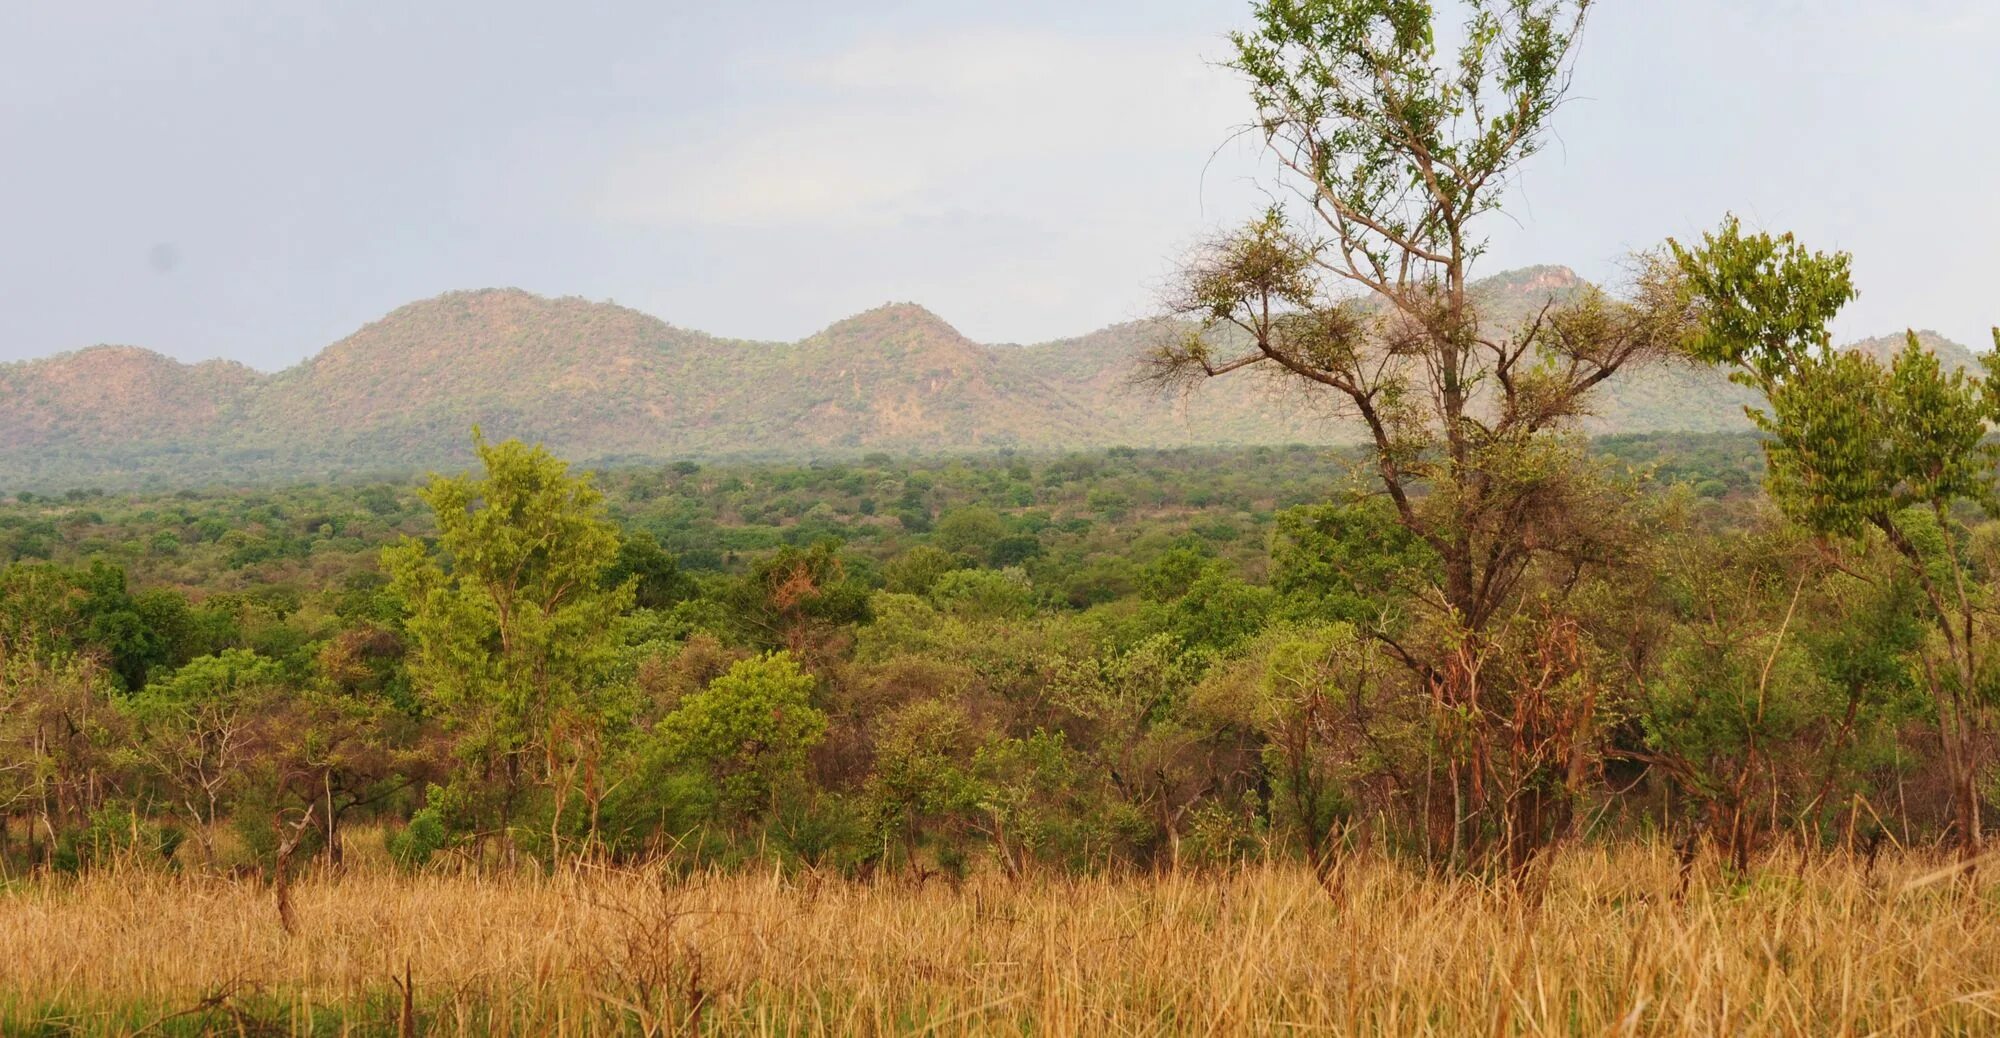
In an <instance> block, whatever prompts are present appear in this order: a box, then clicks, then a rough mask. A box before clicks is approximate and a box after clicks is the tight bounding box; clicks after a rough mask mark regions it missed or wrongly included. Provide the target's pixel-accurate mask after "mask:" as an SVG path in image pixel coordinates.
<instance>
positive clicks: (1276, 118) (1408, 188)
mask: <svg viewBox="0 0 2000 1038" xmlns="http://www.w3.org/2000/svg"><path fill="white" fill-rule="evenodd" d="M1465 7H1466V9H1467V12H1468V17H1467V21H1466V24H1465V26H1464V32H1463V36H1464V42H1463V43H1462V45H1461V46H1460V47H1459V49H1458V52H1457V53H1456V54H1455V55H1450V56H1449V57H1446V56H1443V55H1440V54H1439V52H1438V47H1437V44H1436V26H1435V22H1436V14H1435V12H1434V11H1433V8H1432V5H1431V4H1430V3H1427V2H1423V0H1266V2H1264V3H1260V4H1257V5H1256V6H1255V8H1254V13H1255V24H1254V26H1253V27H1252V28H1250V29H1248V30H1246V31H1243V32H1239V33H1236V34H1235V35H1234V36H1233V37H1232V40H1233V42H1234V45H1235V57H1234V60H1233V61H1232V62H1231V64H1232V67H1234V68H1235V69H1236V70H1237V71H1239V72H1241V73H1242V74H1243V76H1244V77H1245V79H1247V80H1248V82H1249V86H1250V94H1251V98H1252V100H1253V102H1254V103H1255V105H1256V111H1257V121H1256V130H1257V131H1258V132H1259V133H1261V134H1262V136H1263V138H1264V140H1265V142H1266V143H1267V145H1268V149H1269V151H1270V152H1271V154H1272V155H1273V156H1274V157H1275V158H1276V160H1277V162H1278V163H1279V164H1280V165H1281V166H1282V167H1283V169H1284V171H1285V173H1286V175H1287V183H1288V185H1289V186H1290V187H1292V188H1293V189H1295V191H1296V193H1297V194H1298V196H1299V198H1300V199H1301V201H1302V202H1303V203H1304V206H1305V211H1306V213H1307V214H1308V215H1307V218H1306V219H1303V220H1299V219H1294V218H1292V216H1291V215H1290V214H1288V213H1287V212H1286V211H1285V210H1283V209H1282V208H1273V209H1272V210H1271V211H1270V212H1268V213H1267V214H1265V215H1264V216H1263V217H1262V218H1261V219H1259V220H1257V221H1255V222H1253V223H1252V224H1251V225H1250V226H1248V227H1247V228H1245V229H1243V230H1242V231H1240V232H1237V233H1234V234H1231V235H1227V236H1225V237H1223V238H1221V239H1218V240H1217V241H1214V242H1212V243H1210V244H1209V245H1208V246H1207V247H1205V248H1204V249H1202V250H1201V251H1200V252H1199V253H1198V254H1197V256H1196V257H1195V258H1194V259H1193V261H1192V262H1190V264H1189V265H1188V266H1187V268H1186V269H1185V271H1184V272H1183V276H1182V278H1181V280H1180V282H1179V285H1178V287H1177V289H1176V290H1175V291H1174V292H1173V294H1172V295H1171V297H1170V299H1169V305H1170V307H1171V309H1172V310H1173V311H1175V312H1176V313H1177V314H1179V315H1181V316H1184V317H1188V318H1191V319H1193V320H1194V322H1195V323H1196V325H1197V331H1196V332H1195V333H1193V334H1191V335H1190V336H1188V337H1187V338H1186V339H1184V340H1183V341H1180V342H1177V343H1174V344H1172V345H1170V346H1168V347H1166V348H1163V349H1162V350H1160V351H1159V352H1158V354H1157V355H1156V356H1155V357H1154V363H1153V368H1152V374H1153V376H1154V378H1155V379H1156V381H1157V382H1159V383H1160V384H1161V385H1165V386H1178V385H1189V384H1192V383H1193V382H1195V381H1198V380H1202V379H1206V378H1212V377H1216V376H1221V375H1226V374H1229V373H1231V372H1236V371H1241V370H1246V369H1263V370H1266V371H1269V372H1271V373H1272V374H1274V375H1276V376H1277V377H1278V379H1279V381H1280V382H1282V383H1287V384H1290V385H1292V386H1294V387H1296V388H1298V389H1301V390H1304V391H1305V392H1306V394H1307V396H1308V397H1309V398H1310V399H1311V400H1313V401H1315V402H1316V403H1318V404H1320V405H1322V406H1323V407H1324V408H1325V410H1327V411H1328V412H1330V413H1332V414H1333V415H1334V416H1336V417H1339V418H1343V419H1349V420H1356V421H1358V422H1359V423H1360V425H1361V426H1362V428H1364V429H1365V430H1366V434H1367V440H1366V443H1367V446H1368V448H1369V449H1368V454H1369V458H1370V465H1369V467H1370V470H1371V473H1370V474H1371V480H1372V482H1373V483H1374V487H1375V489H1376V490H1377V491H1379V492H1380V494H1381V495H1382V496H1384V497H1385V498H1386V499H1387V501H1388V503H1389V507H1390V508H1391V509H1392V510H1393V513H1394V516H1395V521H1396V523H1397V524H1399V525H1400V526H1401V527H1402V528H1403V529H1404V530H1405V531H1407V532H1408V534H1409V535H1411V536H1412V537H1414V538H1415V539H1416V540H1419V541H1421V542H1422V543H1423V544H1424V545H1426V546H1427V547H1428V548H1429V550H1430V551H1431V552H1432V553H1433V554H1434V556H1435V566H1434V569H1433V570H1432V572H1431V577H1430V587H1429V588H1428V590H1427V591H1426V593H1425V594H1424V595H1423V596H1422V598H1423V600H1424V602H1425V603H1426V604H1427V605H1429V606H1430V607H1431V612H1432V614H1433V622H1432V624H1431V626H1430V631H1431V635H1430V637H1429V639H1428V642H1429V644H1428V645H1425V644H1419V643H1416V642H1413V641H1409V640H1406V639H1403V638H1398V637H1392V636H1391V635H1390V633H1389V632H1388V631H1387V630H1385V629H1382V628H1379V627H1378V628H1377V630H1376V631H1375V632H1374V633H1375V635H1376V636H1377V637H1378V638H1381V639H1383V640H1384V641H1385V643H1386V645H1387V647H1388V649H1389V650H1390V651H1391V652H1392V654H1393V655H1395V656H1396V657H1398V658H1400V659H1401V660H1402V661H1403V663H1404V664H1406V665H1407V666H1408V668H1409V669H1410V670H1411V671H1412V672H1413V673H1414V674H1415V675H1417V677H1418V678H1419V679H1420V682H1421V687H1422V688H1423V689H1424V690H1425V691H1426V692H1427V693H1428V694H1429V695H1430V696H1431V698H1432V700H1433V702H1434V704H1435V705H1436V707H1437V716H1438V720H1439V724H1440V725H1441V726H1445V727H1449V728H1450V729H1451V730H1450V731H1449V732H1447V731H1445V730H1444V727H1441V729H1440V738H1441V739H1444V740H1445V741H1446V742H1448V743H1449V744H1450V745H1449V746H1448V749H1450V750H1451V752H1450V753H1448V754H1447V755H1446V756H1447V759H1448V764H1447V766H1446V770H1447V771H1448V775H1447V776H1446V785H1447V786H1448V792H1447V795H1446V796H1445V797H1443V798H1440V799H1437V800H1435V801H1433V808H1432V810H1433V814H1434V816H1436V817H1438V818H1439V819H1441V823H1440V824H1439V825H1437V826H1435V827H1434V829H1435V832H1434V837H1435V838H1436V839H1437V840H1438V841H1441V842H1442V843H1443V844H1445V846H1444V847H1441V848H1434V849H1437V850H1439V851H1440V852H1441V853H1448V854H1450V855H1451V856H1452V857H1454V858H1461V859H1462V858H1464V857H1465V856H1466V855H1467V852H1468V851H1469V850H1476V849H1477V848H1476V847H1473V846H1471V845H1470V844H1469V842H1468V841H1469V839H1470V840H1473V841H1479V840H1483V839H1484V837H1486V836H1492V835H1495V831H1496V830H1504V831H1505V835H1504V838H1503V842H1505V843H1507V844H1509V845H1512V846H1514V847H1516V848H1517V849H1526V848H1532V847H1534V846H1537V845H1539V844H1540V843H1541V842H1543V841H1545V839H1546V838H1548V837H1550V836H1553V835H1555V831H1554V830H1555V829H1559V828H1560V827H1561V825H1562V824H1563V821H1562V818H1563V817H1564V816H1563V815H1562V814H1561V813H1560V812H1557V813H1556V814H1555V815H1547V814H1545V813H1544V811H1543V795H1542V794H1543V793H1545V792H1548V791H1549V789H1548V787H1549V785H1550V783H1551V782H1554V783H1556V784H1558V785H1562V784H1567V783H1568V782H1569V779H1568V778H1565V777H1561V776H1569V775H1573V774H1574V772H1575V769H1574V768H1573V767H1571V762H1569V761H1565V760H1560V759H1557V757H1554V756H1552V757H1550V758H1549V759H1546V760H1541V761H1528V762H1525V763H1527V764H1528V765H1530V766H1529V767H1527V768H1526V770H1525V771H1523V770H1521V769H1518V768H1515V767H1513V766H1511V765H1510V766H1506V767H1502V766H1499V763H1498V762H1499V758H1498V757H1497V756H1496V753H1505V752H1506V751H1505V749H1504V747H1506V746H1507V745H1521V746H1528V747H1535V746H1545V744H1546V740H1544V739H1543V738H1542V737H1541V736H1540V735H1531V733H1532V732H1539V731H1542V730H1544V729H1546V727H1547V725H1546V724H1544V723H1543V722H1544V721H1549V720H1551V719H1547V718H1544V719H1541V720H1536V719H1533V718H1529V717H1527V716H1525V715H1523V714H1522V713H1521V708H1524V707H1528V706H1530V705H1532V704H1545V703H1549V701H1548V700H1547V699H1546V697H1543V696H1542V695H1541V694H1540V691H1539V690H1538V689H1539V688H1540V685H1539V684H1538V685H1537V690H1530V691H1531V693H1532V694H1530V695H1529V696H1528V697H1527V698H1525V699H1519V700H1518V701H1517V699H1516V697H1515V695H1514V692H1515V691H1516V690H1511V689H1509V688H1508V687H1506V686H1507V681H1508V679H1507V678H1506V677H1505V676H1504V675H1503V674H1502V673H1501V671H1502V670H1504V668H1499V667H1493V668H1489V667H1488V666H1487V661H1490V660H1493V659H1495V658H1496V656H1497V652H1496V645H1497V643H1498V642H1501V641H1504V640H1507V639H1505V638H1502V637H1500V636H1499V633H1498V631H1497V628H1499V627H1501V626H1504V625H1505V624H1507V623H1509V622H1511V621H1510V620H1509V619H1508V618H1509V617H1513V616H1519V615H1522V609H1521V608H1520V606H1521V602H1522V596H1523V594H1524V593H1525V592H1526V590H1527V589H1528V588H1530V587H1532V586H1535V585H1536V584H1537V583H1538V580H1537V574H1538V572H1547V573H1549V574H1551V575H1552V577H1553V579H1550V580H1545V581H1539V584H1540V585H1541V587H1542V588H1543V589H1544V590H1546V591H1547V592H1548V595H1547V596H1545V597H1552V598H1553V599H1554V600H1555V601H1553V602H1544V603H1543V605H1542V606H1541V607H1540V610H1541V611H1542V612H1543V613H1544V614H1545V615H1546V614H1547V613H1548V611H1549V610H1552V609H1553V610H1558V611H1559V609H1560V600H1561V598H1562V597H1563V596H1564V595H1565V594H1566V589H1567V588H1568V587H1570V586H1573V585H1574V578H1575V575H1576V574H1577V573H1578V572H1580V571H1581V570H1583V569H1585V568H1587V567H1589V566H1592V565H1594V564H1596V563H1598V562H1601V561H1604V560H1605V559H1607V558H1610V557H1613V556H1616V555H1617V554H1618V553H1619V550H1620V546H1619V542H1618V540H1617V534H1618V531H1619V529H1620V524H1619V523H1617V522H1607V521H1605V517H1610V516H1616V515H1617V514H1618V513H1619V511H1620V507H1619V500H1618V497H1617V495H1616V494H1615V493H1614V492H1613V489H1612V488H1611V487H1610V486H1609V485H1608V484H1607V483H1606V482H1605V481H1603V480H1601V479H1598V478H1595V475H1594V473H1593V470H1592V469H1591V467H1590V466H1589V465H1588V464H1587V463H1586V462H1585V460H1584V457H1583V453H1582V451H1581V449H1580V447H1579V445H1578V443H1577V442H1576V438H1575V435H1574V433H1575V429H1574V423H1575V420H1576V419H1577V418H1578V417H1579V416H1581V415H1583V414H1585V413H1586V412H1587V411H1588V410H1589V408H1590V405H1591V401H1592V394H1593V391H1594V390H1595V389H1596V388H1597V387H1598V386H1600V385H1601V384H1603V383H1604V382H1605V381H1606V380H1607V379H1610V378H1611V377H1613V376H1614V375H1616V374H1617V373H1619V372H1620V371H1623V370H1625V369H1627V368H1628V367H1631V366H1633V365H1636V364H1640V363H1643V362H1646V361H1651V360H1654V359H1658V358H1663V357H1667V356H1670V355H1673V354H1674V353H1675V352H1676V351H1677V349H1678V347H1679V344H1680V340H1681V328H1682V325H1683V323H1684V321H1683V312H1684V307H1683V306H1682V305H1681V304H1682V298H1681V296H1680V294H1679V292H1678V291H1677V289H1676V287H1675V284H1674V271H1673V270H1672V269H1671V267H1672V265H1671V264H1670V263H1667V262H1665V261H1664V260H1663V259H1662V258H1661V257H1658V256H1652V257H1641V259H1640V261H1639V263H1638V264H1637V271H1636V277H1635V279H1634V285H1633V291H1632V293H1631V296H1630V297H1629V298H1627V299H1623V300H1620V299H1614V298H1612V297H1610V296H1608V295H1606V294H1605V293H1603V292H1600V291H1597V290H1595V289H1584V290H1582V291H1581V292H1579V293H1578V295H1577V297H1576V298H1575V299H1573V300H1571V301H1569V302H1567V303H1563V304H1561V305H1558V304H1556V303H1555V302H1554V301H1551V302H1550V303H1549V304H1548V305H1545V306H1543V307H1542V308H1541V309H1540V311H1539V312H1538V313H1536V314H1535V315H1534V316H1533V317H1532V318H1531V319H1530V320H1528V321H1527V322H1526V323H1525V324H1524V325H1522V326H1521V327H1519V328H1517V329H1513V330H1511V331H1510V330H1508V329H1505V328H1502V327H1499V326H1498V325H1499V324H1500V322H1499V321H1497V320H1488V319H1485V318H1484V315H1482V313H1481V312H1480V303H1479V300H1478V299H1476V298H1475V295H1474V293H1473V292H1472V291H1471V281H1470V277H1471V271H1472V268H1473V264H1474V262H1475V261H1476V260H1477V259H1478V257H1479V256H1480V254H1481V252H1482V251H1483V249H1484V245H1485V240H1484V238H1483V237H1482V236H1481V235H1482V231H1481V228H1482V227H1483V220H1484V218H1486V217H1489V216H1491V215H1493V214H1494V213H1496V212H1497V211H1498V210H1499V208H1500V205H1501V201H1502V197H1503V195H1504V193H1505V191H1506V190H1507V188H1508V187H1509V185H1510V183H1511V180H1512V177H1513V175H1514V174H1515V172H1516V171H1517V170H1518V169H1519V168H1520V165H1521V163H1522V162H1523V161H1524V160H1526V159H1527V158H1528V157H1530V156H1531V155H1533V154H1534V153H1535V152H1536V151H1537V150H1538V149H1539V147H1540V146H1541V144H1542V141H1543V139H1544V137H1545V135H1546V133H1547V131H1548V127H1549V122H1550V119H1551V117H1552V116H1553V115H1554V113H1555V111H1556V109H1557V108H1558V106H1559V105H1560V103H1561V101H1562V99H1563V97H1564V95H1565V92H1566V90H1567V88H1568V83H1569V70H1570V65H1571V58H1572V53H1573V49H1574V46H1575V43H1576V40H1577V36H1578V33H1579V32H1580V30H1581V28H1582V23H1583V16H1584V13H1585V10H1586V8H1587V7H1588V0H1550V2H1545V3H1536V2H1530V0H1472V2H1470V3H1468V4H1466V5H1465ZM1523 637H1524V638H1526V639H1528V641H1529V642H1530V643H1532V632H1526V633H1524V634H1523ZM1529 649H1530V651H1532V650H1533V646H1532V644H1530V645H1529ZM1578 659H1581V657H1578ZM1535 681H1536V682H1539V681H1540V679H1539V678H1537V679H1535ZM1551 705H1552V704H1551ZM1537 708H1539V707H1537ZM1564 709H1566V708H1564ZM1563 745H1565V746H1567V745H1568V743H1567V742H1564V743H1563ZM1546 748H1548V749H1549V750H1550V751H1551V752H1553V749H1554V747H1553V744H1546ZM1533 752H1537V753H1539V752H1541V751H1540V750H1536V751H1533ZM1564 752H1565V753H1566V752H1567V751H1564ZM1558 756H1560V755H1558ZM1516 763H1523V762H1516ZM1503 774H1515V775H1521V776H1525V784H1522V783H1520V782H1514V781H1512V780H1503V779H1502V776H1503ZM1538 790H1539V791H1541V792H1537V791H1538ZM1503 807H1504V808H1505V810H1500V809H1501V808H1503ZM1509 812H1515V813H1513V814H1510V813H1509ZM1468 821H1470V822H1472V823H1474V825H1475V829H1474V830H1471V831H1469V830H1468V829H1467V828H1466V824H1467V822H1468ZM1480 828H1483V829H1484V830H1485V833H1484V834H1482V833H1481V832H1479V831H1477V829H1480ZM1522 841H1525V842H1522Z"/></svg>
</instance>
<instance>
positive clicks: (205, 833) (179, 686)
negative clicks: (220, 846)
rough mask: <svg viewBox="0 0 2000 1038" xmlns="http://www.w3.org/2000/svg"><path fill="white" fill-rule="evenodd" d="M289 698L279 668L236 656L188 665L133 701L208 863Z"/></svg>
mask: <svg viewBox="0 0 2000 1038" xmlns="http://www.w3.org/2000/svg"><path fill="white" fill-rule="evenodd" d="M283 691H284V689H283V671H282V669H281V668H280V667H279V666H278V665H277V663H276V662H274V661H272V660H268V659H265V658H263V657H261V656H258V655H257V654H256V653H254V652H251V651H249V650H247V649H230V650H227V651H225V652H223V653H222V654H221V655H217V656H202V657H199V658H197V659H193V660H190V661H188V664H187V665H186V666H184V667H182V668H181V669H180V670H178V671H175V672H174V674H173V676H172V677H170V678H167V679H165V680H162V681H156V682H154V683H152V684H150V685H147V686H146V687H145V688H144V689H143V690H141V691H140V693H139V694H138V695H137V696H135V697H133V700H132V704H131V710H132V713H133V715H134V716H135V717H136V718H137V719H138V721H139V728H140V733H141V740H140V742H139V747H140V750H141V752H142V753H143V754H144V755H145V756H146V758H147V760H148V761H149V762H150V763H151V764H152V765H153V767H154V769H155V770H157V771H158V772H159V774H160V777H161V778H163V779H164V780H165V781H166V784H167V787H168V788H169V789H170V790H171V791H172V795H173V796H174V797H175V798H176V800H178V802H179V807H180V809H181V810H182V811H184V812H185V813H186V819H187V822H188V824H189V825H190V826H192V827H193V829H194V832H195V838H196V839H197V840H198V841H199V842H200V844H201V847H202V851H203V854H204V857H205V858H206V859H207V860H208V862H209V863H210V864H213V863H214V861H215V835H214V828H215V825H216V823H217V822H218V821H220V820H221V817H222V810H223V807H224V805H225V804H227V803H229V802H230V801H231V798H232V795H233V794H234V793H235V792H236V791H237V790H238V789H239V788H240V787H241V785H242V783H243V781H244V778H245V773H246V772H247V770H248V768H249V764H250V762H251V760H252V759H253V758H254V757H255V756H256V755H257V754H258V753H259V752H261V749H262V746H263V744H264V742H265V740H266V739H267V737H268V733H267V732H266V731H265V730H264V729H265V727H266V726H265V725H264V724H263V723H262V722H263V721H264V720H265V718H264V715H265V714H266V712H267V711H269V710H270V709H271V708H272V706H273V704H274V703H275V702H276V701H277V700H278V699H280V698H281V697H282V694H283Z"/></svg>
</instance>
